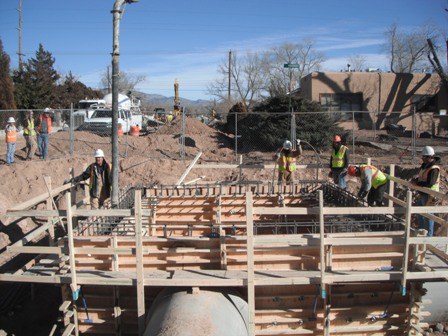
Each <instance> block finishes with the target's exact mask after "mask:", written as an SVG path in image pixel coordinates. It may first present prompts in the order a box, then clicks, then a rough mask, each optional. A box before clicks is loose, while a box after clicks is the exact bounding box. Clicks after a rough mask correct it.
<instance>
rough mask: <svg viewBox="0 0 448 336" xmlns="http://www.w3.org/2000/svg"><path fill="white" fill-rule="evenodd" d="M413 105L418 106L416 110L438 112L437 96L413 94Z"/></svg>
mask: <svg viewBox="0 0 448 336" xmlns="http://www.w3.org/2000/svg"><path fill="white" fill-rule="evenodd" d="M411 104H412V106H415V107H416V112H436V111H437V104H436V96H430V95H413V96H412V97H411Z"/></svg>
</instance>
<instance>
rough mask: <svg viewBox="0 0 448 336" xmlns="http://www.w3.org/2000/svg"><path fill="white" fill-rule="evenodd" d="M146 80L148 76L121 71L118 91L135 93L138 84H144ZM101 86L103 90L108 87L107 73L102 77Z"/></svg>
mask: <svg viewBox="0 0 448 336" xmlns="http://www.w3.org/2000/svg"><path fill="white" fill-rule="evenodd" d="M145 80H146V75H143V74H135V73H129V72H124V71H120V75H119V80H118V91H119V92H125V93H126V92H129V91H134V90H135V87H136V86H137V85H138V84H140V83H142V82H144V81H145ZM100 86H101V88H107V87H108V78H107V72H104V74H103V75H102V76H101V82H100Z"/></svg>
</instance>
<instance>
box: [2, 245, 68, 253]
mask: <svg viewBox="0 0 448 336" xmlns="http://www.w3.org/2000/svg"><path fill="white" fill-rule="evenodd" d="M6 249H7V250H8V251H10V252H12V253H25V254H59V253H65V252H68V251H67V249H65V248H62V247H57V246H8V247H7V248H6Z"/></svg>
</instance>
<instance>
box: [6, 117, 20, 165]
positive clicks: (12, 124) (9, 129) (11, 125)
mask: <svg viewBox="0 0 448 336" xmlns="http://www.w3.org/2000/svg"><path fill="white" fill-rule="evenodd" d="M5 138H6V164H7V165H8V166H10V165H12V164H13V163H14V153H15V151H16V142H17V128H16V120H15V119H14V118H13V117H9V118H8V121H7V124H6V128H5Z"/></svg>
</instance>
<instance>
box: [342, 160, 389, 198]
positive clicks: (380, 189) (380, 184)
mask: <svg viewBox="0 0 448 336" xmlns="http://www.w3.org/2000/svg"><path fill="white" fill-rule="evenodd" d="M347 172H348V174H349V175H350V176H356V177H359V178H360V179H361V188H360V189H359V192H358V197H360V198H365V197H366V196H367V203H368V204H369V206H374V205H376V206H382V205H383V195H384V191H385V190H386V186H387V177H386V175H384V174H383V172H382V171H381V170H379V169H378V168H377V167H375V166H372V165H365V164H362V165H359V166H349V167H348V169H347Z"/></svg>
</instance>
